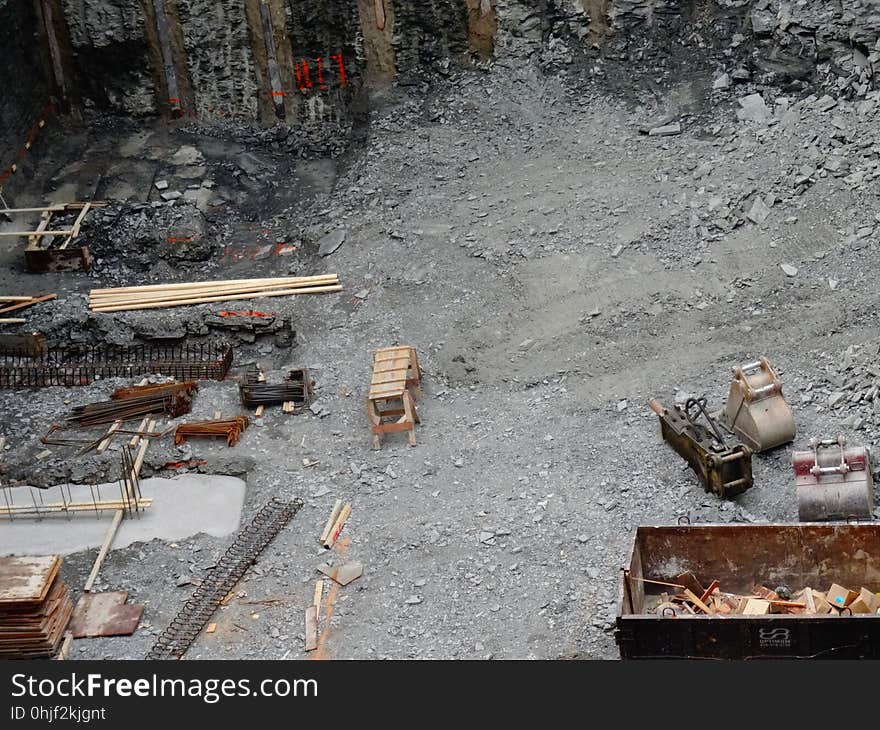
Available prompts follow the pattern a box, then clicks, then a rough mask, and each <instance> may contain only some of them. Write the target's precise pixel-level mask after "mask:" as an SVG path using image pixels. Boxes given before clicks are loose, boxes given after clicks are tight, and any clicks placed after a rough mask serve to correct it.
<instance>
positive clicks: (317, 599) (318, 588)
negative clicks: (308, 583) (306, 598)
mask: <svg viewBox="0 0 880 730" xmlns="http://www.w3.org/2000/svg"><path fill="white" fill-rule="evenodd" d="M323 593H324V580H323V579H322V578H318V580H317V581H316V582H315V595H314V597H313V599H312V605H313V606H314V607H315V620H316V621H317V620H318V619H319V618H320V617H321V596H322V595H323Z"/></svg>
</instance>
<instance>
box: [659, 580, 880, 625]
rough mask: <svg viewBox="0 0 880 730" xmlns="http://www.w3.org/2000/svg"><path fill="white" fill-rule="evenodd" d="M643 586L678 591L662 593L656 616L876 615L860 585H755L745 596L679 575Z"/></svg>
mask: <svg viewBox="0 0 880 730" xmlns="http://www.w3.org/2000/svg"><path fill="white" fill-rule="evenodd" d="M645 583H653V584H656V585H663V586H668V587H669V588H674V589H677V591H678V592H675V593H670V592H664V593H661V594H660V596H659V597H657V598H658V600H659V603H657V604H656V605H654V606H653V607H652V608H651V609H650V611H651V612H652V613H655V614H657V615H658V616H678V615H686V614H692V615H699V614H710V615H720V616H723V615H728V614H731V615H742V616H764V615H767V614H778V613H788V614H803V615H807V616H820V615H828V616H845V615H852V614H878V613H880V594H878V593H875V592H873V591H872V590H870V589H869V588H866V587H864V586H862V587H861V589H860V590H859V591H853V590H850V589H848V588H844V587H843V586H841V585H838V584H837V583H833V584H832V585H831V587H830V588H829V589H828V590H827V591H817V590H815V589H813V588H811V587H809V586H807V587H805V588H802V589H800V590H798V591H796V592H792V591H791V589H790V588H789V587H788V586H777V587H776V589H775V590H770V589H769V588H767V587H766V586H762V585H755V586H753V587H752V590H751V591H750V592H747V593H743V592H725V591H722V590H721V586H720V584H719V582H718V581H717V580H713V581H712V582H711V583H710V584H709V587H708V588H705V589H704V588H703V587H702V585H701V584H700V583H699V581H698V580H697V579H696V577H695V576H694V575H693V573H682V574H681V575H678V576H676V578H675V580H674V582H671V583H663V582H662V581H645ZM649 598H650V597H649Z"/></svg>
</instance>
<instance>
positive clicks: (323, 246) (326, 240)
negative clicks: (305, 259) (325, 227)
mask: <svg viewBox="0 0 880 730" xmlns="http://www.w3.org/2000/svg"><path fill="white" fill-rule="evenodd" d="M344 242H345V229H344V228H337V229H336V230H335V231H330V233H328V234H327V235H325V236H324V237H322V238H321V240H320V241H318V255H319V256H329V255H330V254H331V253H333V252H334V251H335V250H336V249H337V248H339V247H340V246H341V245H342V244H343V243H344Z"/></svg>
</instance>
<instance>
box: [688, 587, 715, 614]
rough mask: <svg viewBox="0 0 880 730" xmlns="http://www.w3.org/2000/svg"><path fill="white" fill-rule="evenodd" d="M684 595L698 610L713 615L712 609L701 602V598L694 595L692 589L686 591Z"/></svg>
mask: <svg viewBox="0 0 880 730" xmlns="http://www.w3.org/2000/svg"><path fill="white" fill-rule="evenodd" d="M684 594H685V595H686V596H687V598H688V600H689V601H690V602H691V603H693V604H694V605H695V606H696V607H697V608H699V609H700V610H701V611H702V612H703V613H708V614H712V613H714V611H712V609H711V608H709V607H708V606H707V605H706V604H705V603H703V602H702V601H701V600H700V597H699V596H698V595H697V594H696V593H694V592H693V591H692V590H691V589H690V588H685V589H684Z"/></svg>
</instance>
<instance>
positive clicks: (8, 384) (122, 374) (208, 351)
mask: <svg viewBox="0 0 880 730" xmlns="http://www.w3.org/2000/svg"><path fill="white" fill-rule="evenodd" d="M232 354H233V352H232V346H231V345H230V344H228V343H223V344H219V345H215V344H210V343H203V344H200V345H185V346H184V345H177V346H169V347H164V346H159V345H145V346H138V347H112V346H106V345H95V346H89V347H75V348H49V349H48V350H47V351H46V352H43V353H40V354H37V355H34V354H33V350H28V349H18V350H10V351H8V352H6V353H4V354H2V355H0V388H44V387H48V386H52V385H65V386H71V385H88V384H89V383H91V382H93V381H94V380H95V379H97V378H133V377H139V376H142V375H150V374H152V373H161V374H163V375H169V376H172V377H175V378H178V379H180V380H223V379H224V378H225V377H226V374H227V373H228V372H229V368H230V367H231V366H232Z"/></svg>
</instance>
